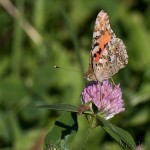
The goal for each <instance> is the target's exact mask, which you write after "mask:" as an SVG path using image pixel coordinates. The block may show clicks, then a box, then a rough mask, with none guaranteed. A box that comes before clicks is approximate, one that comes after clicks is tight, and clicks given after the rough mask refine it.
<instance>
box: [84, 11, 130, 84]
mask: <svg viewBox="0 0 150 150" xmlns="http://www.w3.org/2000/svg"><path fill="white" fill-rule="evenodd" d="M90 57H91V58H90V65H89V71H88V73H87V74H86V78H87V79H88V80H90V81H91V80H94V81H98V82H102V81H103V80H105V79H109V78H110V77H111V76H112V75H114V74H115V73H117V72H118V71H119V70H120V69H121V68H123V67H125V65H126V64H127V63H128V55H127V52H126V48H125V45H124V43H123V42H122V40H121V39H119V38H116V36H115V34H114V32H113V31H112V29H111V27H110V24H109V19H108V15H107V13H105V12H104V11H103V10H102V11H100V13H99V14H98V16H97V18H96V22H95V27H94V32H93V42H92V50H91V55H90Z"/></svg>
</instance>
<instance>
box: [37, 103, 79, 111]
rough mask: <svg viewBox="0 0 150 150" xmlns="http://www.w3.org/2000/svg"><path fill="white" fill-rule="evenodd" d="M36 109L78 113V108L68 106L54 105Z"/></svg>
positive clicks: (41, 106) (40, 106)
mask: <svg viewBox="0 0 150 150" xmlns="http://www.w3.org/2000/svg"><path fill="white" fill-rule="evenodd" d="M37 107H38V108H46V109H51V110H59V111H68V112H76V113H77V112H78V109H79V108H78V107H77V106H74V105H70V104H54V105H39V106H37Z"/></svg>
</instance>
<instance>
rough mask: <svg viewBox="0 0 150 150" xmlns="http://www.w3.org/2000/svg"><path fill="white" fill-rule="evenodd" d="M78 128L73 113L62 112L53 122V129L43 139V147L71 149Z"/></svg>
mask: <svg viewBox="0 0 150 150" xmlns="http://www.w3.org/2000/svg"><path fill="white" fill-rule="evenodd" d="M77 130H78V122H77V116H76V114H75V113H64V114H63V115H61V116H60V118H58V120H57V121H56V122H55V125H54V127H53V129H52V130H51V131H50V132H49V133H48V134H47V136H46V137H45V140H44V149H45V150H47V149H54V148H56V149H60V150H61V149H62V150H63V149H72V144H71V143H72V142H73V139H74V136H75V133H76V132H77Z"/></svg>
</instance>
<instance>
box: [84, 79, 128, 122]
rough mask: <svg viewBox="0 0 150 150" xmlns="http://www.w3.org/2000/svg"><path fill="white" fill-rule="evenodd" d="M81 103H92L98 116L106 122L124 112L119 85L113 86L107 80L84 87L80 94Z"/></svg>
mask: <svg viewBox="0 0 150 150" xmlns="http://www.w3.org/2000/svg"><path fill="white" fill-rule="evenodd" d="M81 101H82V103H83V104H86V103H87V102H90V101H91V102H92V103H94V105H95V106H96V107H97V109H98V114H100V115H102V116H103V117H104V118H105V119H106V120H108V119H110V118H112V117H114V115H116V114H118V113H120V112H123V111H124V110H125V108H124V102H123V100H122V92H121V88H120V85H117V86H114V85H112V83H111V82H109V81H108V80H105V81H103V82H102V83H98V82H90V83H89V84H88V85H86V86H85V88H84V90H83V92H82V94H81Z"/></svg>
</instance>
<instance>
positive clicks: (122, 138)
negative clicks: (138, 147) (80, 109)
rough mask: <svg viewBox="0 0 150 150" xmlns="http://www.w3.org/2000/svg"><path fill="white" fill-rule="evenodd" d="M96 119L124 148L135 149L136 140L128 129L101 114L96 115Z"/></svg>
mask: <svg viewBox="0 0 150 150" xmlns="http://www.w3.org/2000/svg"><path fill="white" fill-rule="evenodd" d="M96 120H97V123H98V124H99V125H100V126H101V127H102V128H103V129H104V130H105V131H106V132H107V133H109V135H110V136H111V137H112V138H114V139H115V140H116V141H117V142H118V143H119V144H120V146H122V147H123V148H124V149H135V142H134V140H133V138H132V136H131V135H130V134H129V133H128V132H127V131H125V130H123V129H121V128H119V127H117V126H115V125H113V124H111V123H109V122H108V121H107V120H105V119H103V118H101V117H99V116H96Z"/></svg>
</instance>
